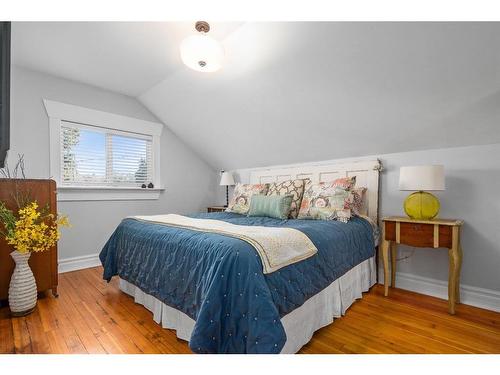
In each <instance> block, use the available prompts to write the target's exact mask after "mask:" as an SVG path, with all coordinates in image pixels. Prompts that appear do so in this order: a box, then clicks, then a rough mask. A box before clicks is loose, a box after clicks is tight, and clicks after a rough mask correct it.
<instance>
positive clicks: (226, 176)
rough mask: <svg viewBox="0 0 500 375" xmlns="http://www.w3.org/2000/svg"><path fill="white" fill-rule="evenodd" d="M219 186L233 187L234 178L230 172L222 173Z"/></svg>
mask: <svg viewBox="0 0 500 375" xmlns="http://www.w3.org/2000/svg"><path fill="white" fill-rule="evenodd" d="M220 185H221V186H233V185H234V177H233V174H232V173H231V172H222V175H221V176H220Z"/></svg>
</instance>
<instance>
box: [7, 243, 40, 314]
mask: <svg viewBox="0 0 500 375" xmlns="http://www.w3.org/2000/svg"><path fill="white" fill-rule="evenodd" d="M30 255H31V253H30V252H27V253H20V252H18V251H13V252H12V253H10V256H11V257H12V259H14V262H15V263H16V267H15V268H14V272H13V273H12V278H11V279H10V285H9V306H10V311H11V313H12V315H13V316H24V315H28V314H29V313H31V312H32V311H33V310H34V309H35V306H36V301H37V291H36V282H35V277H34V276H33V272H32V271H31V268H30V266H29V264H28V260H29V258H30Z"/></svg>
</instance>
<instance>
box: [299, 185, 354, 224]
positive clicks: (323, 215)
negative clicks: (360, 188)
mask: <svg viewBox="0 0 500 375" xmlns="http://www.w3.org/2000/svg"><path fill="white" fill-rule="evenodd" d="M355 184H356V177H347V178H339V179H337V180H334V181H332V182H320V183H319V184H312V183H308V184H307V185H306V191H305V192H304V197H303V198H302V203H301V205H300V210H299V215H298V219H319V220H339V221H342V222H348V221H349V219H350V218H351V216H352V214H353V212H352V211H351V209H353V208H354V201H355V198H354V194H353V192H352V188H353V187H354V185H355Z"/></svg>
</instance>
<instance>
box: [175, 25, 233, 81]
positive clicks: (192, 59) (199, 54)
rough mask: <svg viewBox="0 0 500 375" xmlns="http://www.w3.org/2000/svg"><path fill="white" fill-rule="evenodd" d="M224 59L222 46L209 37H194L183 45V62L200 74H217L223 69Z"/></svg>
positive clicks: (189, 38)
mask: <svg viewBox="0 0 500 375" xmlns="http://www.w3.org/2000/svg"><path fill="white" fill-rule="evenodd" d="M223 58H224V49H223V48H222V46H221V44H220V43H219V42H218V41H216V40H215V39H213V38H211V37H209V36H208V35H205V34H198V35H192V36H190V37H187V38H186V39H184V40H183V41H182V43H181V59H182V62H183V63H184V64H186V65H187V66H188V67H190V68H191V69H194V70H197V71H199V72H215V71H216V70H218V69H219V68H220V67H221V65H222V60H223Z"/></svg>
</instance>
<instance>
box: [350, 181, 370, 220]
mask: <svg viewBox="0 0 500 375" xmlns="http://www.w3.org/2000/svg"><path fill="white" fill-rule="evenodd" d="M365 194H366V188H365V187H359V188H354V189H352V190H351V197H349V202H348V204H349V208H350V209H351V211H352V213H354V214H355V215H360V214H361V212H362V211H363V205H364V201H365Z"/></svg>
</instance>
